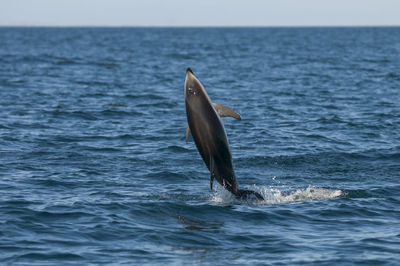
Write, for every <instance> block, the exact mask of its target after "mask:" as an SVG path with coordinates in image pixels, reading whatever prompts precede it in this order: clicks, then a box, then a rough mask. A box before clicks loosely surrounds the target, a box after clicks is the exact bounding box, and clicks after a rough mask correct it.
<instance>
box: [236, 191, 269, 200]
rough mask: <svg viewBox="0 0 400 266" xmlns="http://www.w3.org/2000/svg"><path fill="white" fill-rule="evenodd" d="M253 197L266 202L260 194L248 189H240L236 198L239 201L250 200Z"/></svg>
mask: <svg viewBox="0 0 400 266" xmlns="http://www.w3.org/2000/svg"><path fill="white" fill-rule="evenodd" d="M251 195H254V196H256V198H257V199H258V200H264V197H263V196H261V194H260V193H258V192H255V191H253V190H247V189H239V190H238V192H237V194H236V197H237V198H239V199H249V198H250V197H251Z"/></svg>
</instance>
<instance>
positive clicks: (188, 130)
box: [185, 125, 190, 143]
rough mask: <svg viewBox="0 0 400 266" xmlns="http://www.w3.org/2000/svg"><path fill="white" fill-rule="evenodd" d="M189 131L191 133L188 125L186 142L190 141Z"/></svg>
mask: <svg viewBox="0 0 400 266" xmlns="http://www.w3.org/2000/svg"><path fill="white" fill-rule="evenodd" d="M189 133H190V128H189V125H186V137H185V140H186V143H188V139H189Z"/></svg>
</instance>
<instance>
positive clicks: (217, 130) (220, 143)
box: [185, 68, 264, 200]
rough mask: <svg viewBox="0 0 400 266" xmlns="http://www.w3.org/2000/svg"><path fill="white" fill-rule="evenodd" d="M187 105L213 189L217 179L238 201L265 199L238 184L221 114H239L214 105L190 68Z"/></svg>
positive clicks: (192, 132)
mask: <svg viewBox="0 0 400 266" xmlns="http://www.w3.org/2000/svg"><path fill="white" fill-rule="evenodd" d="M185 103H186V115H187V120H188V125H189V129H190V132H191V134H192V137H193V140H194V142H195V143H196V146H197V150H198V151H199V153H200V155H201V157H202V158H203V161H204V163H205V164H206V166H207V168H208V170H209V171H210V187H211V189H212V186H213V181H214V179H216V180H217V181H218V183H220V185H221V186H223V187H224V188H225V189H227V190H228V191H229V192H231V193H232V194H233V195H235V196H236V197H237V198H244V199H247V198H249V197H250V196H251V195H254V196H256V197H257V199H259V200H264V198H263V197H262V196H261V195H260V194H259V193H257V192H255V191H252V190H242V189H239V187H238V184H237V182H236V177H235V172H234V171H233V164H232V156H231V152H230V150H229V144H228V138H227V136H226V133H225V129H224V125H223V124H222V121H221V118H220V115H221V116H233V117H234V116H236V115H237V116H239V115H238V114H237V113H236V112H234V111H233V110H232V109H230V108H228V107H226V106H223V105H217V104H212V103H211V100H210V97H208V94H207V92H206V90H205V89H204V87H203V85H202V84H201V83H200V81H199V80H198V79H197V78H196V77H195V76H194V74H193V71H192V70H191V69H190V68H188V69H187V70H186V80H185ZM226 108H227V109H226ZM232 112H233V113H232ZM229 113H230V115H229ZM235 114H236V115H235ZM239 118H240V116H239ZM187 134H188V130H187Z"/></svg>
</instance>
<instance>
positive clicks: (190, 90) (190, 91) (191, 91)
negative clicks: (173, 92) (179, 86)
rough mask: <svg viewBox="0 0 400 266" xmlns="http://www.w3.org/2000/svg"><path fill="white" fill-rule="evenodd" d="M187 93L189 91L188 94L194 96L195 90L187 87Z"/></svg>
mask: <svg viewBox="0 0 400 266" xmlns="http://www.w3.org/2000/svg"><path fill="white" fill-rule="evenodd" d="M188 91H189V93H192V94H193V95H196V90H195V89H193V88H191V87H189V88H188Z"/></svg>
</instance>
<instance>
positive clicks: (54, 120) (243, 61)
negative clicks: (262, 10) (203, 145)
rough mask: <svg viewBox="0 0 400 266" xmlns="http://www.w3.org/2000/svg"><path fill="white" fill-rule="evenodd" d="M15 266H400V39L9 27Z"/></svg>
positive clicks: (353, 33) (8, 166)
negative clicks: (213, 129) (219, 124)
mask: <svg viewBox="0 0 400 266" xmlns="http://www.w3.org/2000/svg"><path fill="white" fill-rule="evenodd" d="M187 67H191V68H192V70H193V72H194V73H195V74H196V76H197V77H198V78H199V80H200V81H201V82H202V83H203V85H204V86H205V88H206V90H207V91H208V94H209V96H210V97H211V99H212V100H213V101H214V102H216V103H220V104H224V105H227V106H229V107H231V108H233V109H234V110H236V111H237V112H239V113H240V114H241V116H242V120H241V121H238V120H235V119H232V118H229V117H228V118H223V122H224V125H225V130H226V133H227V136H228V139H229V143H230V148H231V152H232V158H233V163H234V168H235V172H236V176H237V181H238V184H239V186H240V188H244V189H254V190H256V191H258V192H260V193H261V194H262V195H263V196H264V197H265V201H262V202H257V201H243V200H237V199H235V198H234V197H232V196H231V195H230V194H229V192H226V191H225V190H224V189H223V188H222V187H220V186H216V187H215V188H214V190H212V191H211V190H210V186H209V172H208V170H207V168H206V166H205V164H204V163H203V161H202V159H201V157H200V155H199V153H198V151H197V149H196V146H195V144H194V142H193V140H192V139H191V138H190V139H189V142H188V143H187V144H186V143H185V128H186V123H187V121H186V112H185V105H184V96H183V89H184V79H185V75H186V68H187ZM0 264H3V265H4V264H13V265H15V264H17V265H85V264H116V265H117V264H126V265H142V264H156V265H157V264H159V265H160V264H161V265H164V264H167V265H170V264H177V265H179V264H185V265H192V264H193V265H227V264H229V265H246V264H249V265H261V264H279V265H296V264H302V265H304V264H305V265H308V264H311V265H314V264H318V265H343V264H347V265H348V264H362V265H377V264H389V265H400V28H398V27H387V28H385V27H381V28H0Z"/></svg>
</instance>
